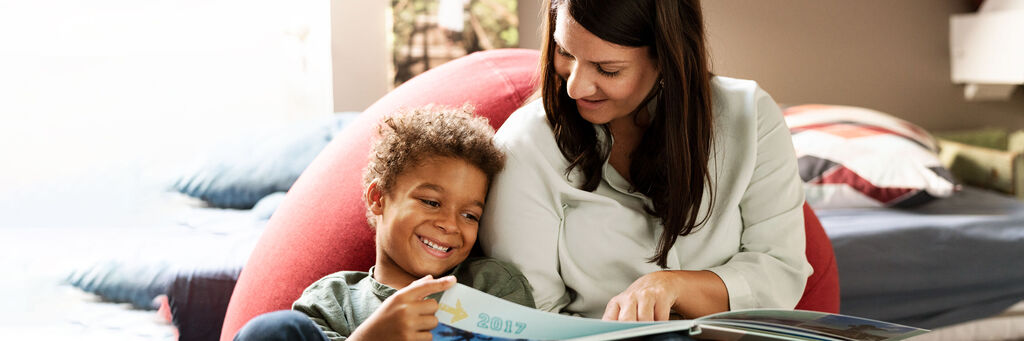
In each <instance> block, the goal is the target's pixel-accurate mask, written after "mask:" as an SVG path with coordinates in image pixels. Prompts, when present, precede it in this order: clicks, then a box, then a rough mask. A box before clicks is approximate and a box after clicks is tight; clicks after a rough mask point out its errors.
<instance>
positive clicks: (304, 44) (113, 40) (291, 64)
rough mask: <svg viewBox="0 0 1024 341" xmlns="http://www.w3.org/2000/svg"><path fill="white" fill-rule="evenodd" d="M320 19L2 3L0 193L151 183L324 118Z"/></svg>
mask: <svg viewBox="0 0 1024 341" xmlns="http://www.w3.org/2000/svg"><path fill="white" fill-rule="evenodd" d="M328 6H329V3H328V2H327V1H324V0H300V1H293V2H288V3H253V2H249V1H244V0H221V1H212V2H211V1H201V0H182V1H173V2H166V1H141V2H139V1H131V0H96V1H87V2H82V1H75V0H39V1H15V2H5V3H4V4H3V5H0V42H2V44H0V142H2V143H0V160H3V161H2V162H3V167H0V191H4V190H7V189H10V188H11V186H10V185H13V184H26V185H27V184H30V183H35V182H41V181H47V182H49V181H53V180H54V179H57V178H64V177H69V176H79V175H80V174H81V173H83V172H93V173H110V172H109V171H110V170H112V169H113V170H123V169H124V168H125V167H127V166H128V165H131V166H140V165H144V166H152V168H160V169H162V168H164V166H169V165H177V164H181V163H183V162H182V160H191V159H192V158H193V157H194V154H197V153H201V152H203V151H205V150H208V149H210V147H211V146H216V145H217V144H216V142H217V141H220V140H224V139H225V138H228V137H237V136H239V135H240V134H242V133H244V132H246V131H249V130H250V129H261V128H272V127H278V128H279V127H281V126H283V125H285V124H288V123H289V122H292V121H297V120H303V119H309V118H310V117H315V116H326V115H329V114H330V112H331V97H330V96H331V88H330V86H331V82H330V75H331V65H330V59H329V57H330V55H329V50H328V49H329V46H330V36H329V29H328V27H329V25H330V21H329V20H330V17H329V16H328V15H327V14H328ZM240 9H244V11H242V12H239V11H240ZM243 12H244V15H241V14H240V13H243Z"/></svg>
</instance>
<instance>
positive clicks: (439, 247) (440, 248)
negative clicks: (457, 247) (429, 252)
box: [420, 238, 452, 252]
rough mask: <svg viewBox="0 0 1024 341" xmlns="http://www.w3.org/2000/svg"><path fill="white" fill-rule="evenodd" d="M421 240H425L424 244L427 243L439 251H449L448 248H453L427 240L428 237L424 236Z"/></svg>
mask: <svg viewBox="0 0 1024 341" xmlns="http://www.w3.org/2000/svg"><path fill="white" fill-rule="evenodd" d="M420 240H421V241H423V244H427V246H429V247H430V248H432V249H434V250H437V251H441V252H448V250H451V249H452V248H450V247H441V246H440V245H437V244H434V243H431V242H430V241H429V240H426V239H423V238H420Z"/></svg>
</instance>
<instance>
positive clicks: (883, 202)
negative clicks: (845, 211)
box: [784, 105, 956, 209]
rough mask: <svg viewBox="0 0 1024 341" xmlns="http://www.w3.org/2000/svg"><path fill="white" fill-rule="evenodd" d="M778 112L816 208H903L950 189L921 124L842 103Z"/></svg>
mask: <svg viewBox="0 0 1024 341" xmlns="http://www.w3.org/2000/svg"><path fill="white" fill-rule="evenodd" d="M784 114H785V117H786V123H787V124H788V125H789V129H790V133H792V134H793V146H794V147H795V148H796V152H797V157H798V158H799V163H800V177H801V178H803V180H804V187H805V189H806V193H807V202H808V203H809V204H811V206H812V207H814V208H816V209H821V208H854V207H904V208H905V207H912V206H917V205H921V204H924V203H926V202H929V201H931V200H934V199H935V198H942V197H948V196H950V195H952V194H953V191H954V189H955V187H956V184H955V182H954V181H953V176H952V174H950V172H949V171H948V170H946V168H944V167H943V166H942V163H941V162H939V158H938V156H937V155H936V153H937V151H938V148H937V144H936V141H935V138H933V137H932V136H931V135H930V134H928V132H927V131H925V130H924V129H922V128H921V127H918V126H916V125H914V124H911V123H909V122H906V121H903V120H900V119H898V118H895V117H892V116H889V115H887V114H884V113H881V112H878V111H874V110H869V109H865V108H858V107H848V106H835V105H800V106H794V107H789V108H786V109H785V110H784Z"/></svg>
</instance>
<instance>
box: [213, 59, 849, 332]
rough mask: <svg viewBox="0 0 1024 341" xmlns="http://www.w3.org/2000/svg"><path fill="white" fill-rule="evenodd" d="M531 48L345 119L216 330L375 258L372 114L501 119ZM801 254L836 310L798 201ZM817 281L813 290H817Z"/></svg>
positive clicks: (419, 85)
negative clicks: (367, 202) (366, 177)
mask: <svg viewBox="0 0 1024 341" xmlns="http://www.w3.org/2000/svg"><path fill="white" fill-rule="evenodd" d="M539 58H540V56H539V54H538V52H537V51H534V50H523V49H503V50H492V51H487V52H478V53H474V54H471V55H469V56H466V57H463V58H460V59H457V60H454V61H451V62H449V63H446V64H444V65H441V66H439V67H437V68H434V69H431V70H429V71H427V72H424V73H423V74H421V75H419V76H416V77H415V78H413V79H411V80H409V81H408V82H406V83H405V84H402V85H401V86H399V87H398V88H396V89H395V90H393V91H391V92H390V93H388V94H387V95H385V96H384V97H382V98H381V99H380V100H378V101H377V102H376V103H374V104H373V105H372V106H370V107H369V108H368V109H366V111H365V112H363V114H361V115H360V116H361V117H360V118H359V119H357V120H356V121H355V122H352V123H350V124H349V126H348V127H347V128H346V129H345V131H344V132H343V133H342V134H341V135H339V136H338V137H337V138H335V139H334V140H333V141H331V143H330V144H329V145H328V146H327V148H325V150H324V151H323V152H321V153H320V155H319V156H318V157H317V158H316V160H314V161H313V163H312V164H311V165H310V166H309V167H308V168H307V169H306V170H305V172H304V173H303V174H302V176H301V177H299V179H298V180H297V181H296V182H295V184H294V185H293V186H292V188H291V190H290V191H289V192H288V195H287V196H286V198H285V200H284V202H282V203H281V206H280V207H279V208H278V210H277V211H276V212H275V213H274V215H273V217H272V218H271V219H270V221H269V222H268V225H267V227H266V231H265V232H264V234H263V236H262V237H261V239H260V241H259V243H258V244H257V245H256V248H255V250H254V251H253V254H252V256H251V257H250V258H249V261H248V263H247V264H246V266H245V269H244V270H243V271H242V273H241V275H240V276H239V279H238V283H237V284H236V286H235V289H234V293H233V294H232V296H231V303H230V304H229V305H228V310H227V315H226V316H225V319H224V325H223V328H222V329H221V340H225V341H227V340H231V339H232V338H233V337H234V335H235V333H236V332H237V331H238V330H239V329H240V328H241V327H242V326H243V325H244V324H245V323H246V322H247V321H249V319H251V318H253V317H255V316H257V315H259V314H262V313H266V312H270V311H274V310H280V309H288V308H290V307H291V303H292V302H293V301H295V299H297V298H298V297H299V295H300V294H301V293H302V290H303V289H305V288H306V287H307V286H309V284H311V283H313V282H314V281H316V280H317V279H319V278H321V277H323V276H325V275H327V274H330V273H333V272H337V271H342V270H358V271H366V270H367V269H369V268H370V266H372V265H373V263H374V234H373V231H371V230H370V228H369V225H368V224H367V223H366V209H365V206H364V204H363V202H362V185H361V179H362V171H363V167H365V166H366V160H367V153H368V152H369V140H370V137H371V134H373V133H374V131H375V130H374V127H375V125H376V123H377V122H378V120H379V119H380V118H381V117H382V115H385V114H387V113H390V112H393V111H395V110H396V109H398V108H400V107H415V106H420V105H425V104H429V103H436V104H447V105H461V104H463V103H467V102H468V103H471V104H473V105H474V106H475V108H476V113H477V114H479V115H482V116H485V117H487V118H489V119H490V123H491V125H493V126H494V127H495V128H497V127H498V126H500V125H501V124H502V123H504V122H505V119H506V118H508V115H509V114H511V113H512V112H513V111H515V109H517V108H518V107H519V106H521V105H522V104H523V103H524V102H525V101H526V100H527V98H528V97H529V96H530V95H531V94H532V92H533V90H534V87H535V84H536V73H537V61H538V60H539ZM808 214H809V216H810V217H811V218H812V219H808V224H807V226H808V228H809V229H815V233H811V232H808V234H807V235H808V245H809V247H808V251H807V253H808V256H812V257H814V258H812V259H811V263H812V265H814V266H815V269H819V264H824V265H827V266H828V267H830V269H831V272H826V273H824V274H822V273H819V272H818V271H817V270H816V271H815V274H814V276H812V277H811V281H809V282H808V283H812V282H813V283H814V287H813V288H812V287H810V286H809V287H808V293H813V295H815V296H814V297H809V296H808V295H805V296H804V299H803V300H802V301H801V304H802V307H803V308H806V309H815V310H823V311H829V312H837V311H838V302H839V294H838V293H839V291H838V283H839V282H838V276H837V274H836V271H835V258H834V256H833V253H832V247H831V244H830V243H829V241H828V239H827V238H826V237H825V234H824V231H823V230H822V229H821V224H820V223H818V220H817V218H815V217H814V214H813V212H811V211H810V209H809V208H806V207H805V216H807V215H808ZM819 287H820V288H819Z"/></svg>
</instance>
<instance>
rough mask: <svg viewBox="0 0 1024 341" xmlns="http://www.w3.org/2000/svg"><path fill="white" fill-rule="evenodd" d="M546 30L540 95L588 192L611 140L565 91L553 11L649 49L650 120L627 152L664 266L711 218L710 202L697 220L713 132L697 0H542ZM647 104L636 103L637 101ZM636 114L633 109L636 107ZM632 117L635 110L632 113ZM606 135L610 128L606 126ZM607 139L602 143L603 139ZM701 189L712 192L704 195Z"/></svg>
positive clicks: (597, 178)
mask: <svg viewBox="0 0 1024 341" xmlns="http://www.w3.org/2000/svg"><path fill="white" fill-rule="evenodd" d="M545 5H546V6H545V8H546V9H547V10H548V12H547V13H548V18H547V22H546V24H545V31H546V32H547V35H546V36H545V38H544V44H543V47H542V50H541V83H540V85H541V96H542V98H543V101H544V109H545V110H546V111H547V118H548V121H549V122H550V123H551V127H552V129H553V130H554V134H555V139H556V140H557V141H558V146H559V148H560V149H561V151H562V155H563V156H565V158H566V159H567V160H569V162H570V163H569V167H568V169H566V172H567V173H568V172H570V171H572V169H573V168H576V167H579V168H580V170H581V171H582V172H583V176H584V178H585V181H584V183H583V184H582V185H581V186H580V189H583V190H586V191H594V190H595V189H596V188H597V186H598V184H599V183H600V182H601V177H602V175H601V169H602V166H603V164H604V162H605V160H606V159H607V158H608V151H610V150H611V146H610V145H600V144H599V143H598V138H597V134H596V132H595V130H594V128H593V124H591V123H590V122H587V121H586V120H584V119H583V117H582V116H580V113H579V110H578V109H577V108H576V103H575V101H574V100H573V99H572V98H570V97H569V94H568V93H567V91H566V81H565V79H562V78H561V77H559V76H558V74H557V73H556V71H555V66H554V57H555V53H556V52H555V49H556V45H555V42H554V39H553V35H554V31H555V19H556V15H557V12H558V8H560V7H561V6H568V13H569V15H571V16H572V18H573V19H574V20H575V21H576V22H578V23H579V24H580V25H582V26H583V28H586V29H587V30H588V31H590V32H591V33H593V34H594V35H595V36H597V37H598V38H601V39H602V40H604V41H607V42H610V43H613V44H617V45H622V46H632V47H644V46H646V47H649V50H650V53H651V58H653V59H654V61H655V63H656V65H657V66H658V69H659V71H660V73H661V75H660V82H659V84H660V85H655V86H654V89H653V90H652V92H658V91H660V96H655V95H657V93H652V94H650V95H648V99H649V100H654V101H656V104H657V109H655V110H656V111H655V112H654V113H651V114H652V115H651V116H652V117H653V120H652V121H651V123H650V125H649V126H648V127H647V128H646V131H645V132H644V136H643V139H642V140H641V141H640V144H639V145H638V146H637V148H636V150H634V151H633V152H632V153H631V154H630V166H629V173H630V177H631V179H630V182H631V183H632V186H633V188H632V190H634V191H638V192H640V193H643V194H644V195H646V196H647V197H648V198H650V199H651V202H652V206H653V207H645V209H646V210H647V212H648V213H649V214H651V215H654V216H657V217H659V218H661V222H662V225H663V226H664V230H663V231H662V234H661V238H660V240H659V241H658V248H657V250H656V252H655V255H654V256H653V257H651V258H650V259H648V261H650V262H656V263H657V264H658V266H661V267H662V268H665V267H666V260H667V258H668V251H669V250H670V249H671V248H672V245H674V244H675V242H676V238H677V237H679V236H685V235H687V234H690V233H691V232H693V230H694V229H695V228H697V227H698V226H700V225H703V224H704V223H705V222H706V221H707V219H708V218H709V217H710V216H711V206H712V205H708V212H707V214H706V215H705V216H704V218H703V219H701V221H699V222H698V221H697V217H698V215H699V213H700V212H699V211H700V204H701V200H703V199H706V200H709V203H712V202H714V193H713V192H714V191H713V190H712V188H711V186H710V183H711V175H710V174H709V171H708V161H709V158H710V157H711V153H712V151H711V147H712V146H711V141H712V132H713V127H712V126H713V119H712V107H711V103H712V99H711V84H710V82H711V76H712V74H711V71H710V66H709V65H708V57H707V49H706V44H705V41H704V19H703V17H702V14H701V8H700V1H699V0H545ZM645 105H647V103H646V101H645V103H642V104H641V105H640V106H641V107H644V106H645ZM637 109H638V110H637V111H639V108H637ZM634 114H635V112H634ZM604 129H605V132H608V130H607V129H608V128H607V127H604ZM608 143H610V141H609V142H606V144H608ZM705 188H707V189H708V193H709V194H710V196H709V197H708V198H703V195H704V190H705Z"/></svg>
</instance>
